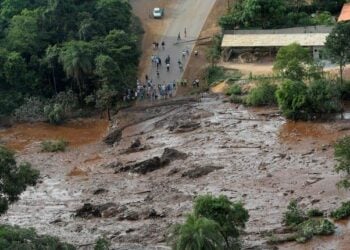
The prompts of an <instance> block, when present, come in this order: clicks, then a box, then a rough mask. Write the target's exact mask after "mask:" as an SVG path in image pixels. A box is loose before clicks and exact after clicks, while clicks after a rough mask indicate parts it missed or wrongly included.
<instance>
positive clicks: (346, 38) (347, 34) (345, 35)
mask: <svg viewBox="0 0 350 250" xmlns="http://www.w3.org/2000/svg"><path fill="white" fill-rule="evenodd" d="M325 49H326V53H327V54H328V56H329V58H330V59H331V60H332V61H333V62H336V63H338V64H339V72H340V80H341V82H343V69H344V66H345V64H346V63H348V62H349V60H350V23H349V22H341V23H338V24H337V25H336V26H335V27H334V28H333V30H332V32H331V33H330V34H329V36H327V40H326V44H325Z"/></svg>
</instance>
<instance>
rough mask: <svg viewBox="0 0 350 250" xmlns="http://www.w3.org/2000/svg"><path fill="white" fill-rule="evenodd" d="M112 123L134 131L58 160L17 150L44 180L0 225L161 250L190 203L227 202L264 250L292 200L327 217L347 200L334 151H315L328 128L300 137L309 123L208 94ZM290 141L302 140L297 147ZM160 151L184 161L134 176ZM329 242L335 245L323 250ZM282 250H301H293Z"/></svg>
mask: <svg viewBox="0 0 350 250" xmlns="http://www.w3.org/2000/svg"><path fill="white" fill-rule="evenodd" d="M116 119H117V123H118V124H131V125H130V126H127V127H126V128H125V131H123V134H122V137H121V140H120V141H119V142H118V143H117V144H114V145H113V147H112V146H106V145H103V143H102V142H95V143H93V144H91V145H85V146H84V147H77V148H74V150H71V149H68V150H67V152H64V153H59V154H51V153H39V152H38V151H37V150H36V149H35V148H33V147H27V150H25V151H21V152H20V153H19V154H18V155H19V159H20V160H25V161H29V162H31V163H32V164H33V166H35V167H36V168H37V169H39V170H40V171H41V175H42V176H43V179H42V182H41V183H39V184H38V185H37V186H36V187H34V188H29V189H28V190H27V191H26V192H24V194H23V195H22V197H21V199H20V200H19V201H18V202H16V203H15V204H14V205H12V206H11V208H10V210H9V211H8V213H7V214H5V215H4V216H2V217H1V218H0V223H10V224H18V225H21V226H24V227H34V228H36V229H37V230H39V231H40V232H41V233H48V234H52V235H56V236H59V237H60V238H62V239H64V240H66V241H68V242H71V243H74V244H76V245H83V244H89V243H93V242H94V240H95V239H96V238H98V237H99V236H101V235H105V236H106V237H107V238H108V239H110V240H111V241H112V246H113V247H114V248H116V249H156V246H159V245H164V244H165V233H164V232H166V230H167V228H168V227H169V225H170V224H172V223H175V222H180V221H182V220H183V219H184V216H185V215H186V214H187V213H188V212H189V211H190V210H191V207H192V203H193V199H194V198H195V197H196V196H197V195H199V194H206V193H212V194H214V195H219V194H224V195H227V196H228V197H229V198H230V199H232V200H241V201H243V202H244V203H245V206H246V207H247V209H248V210H249V214H250V220H249V222H248V225H247V228H246V232H247V234H246V235H245V236H244V242H245V245H246V247H251V248H254V247H255V248H256V249H270V248H271V247H270V246H268V245H267V244H266V234H267V233H268V232H271V231H278V230H280V229H281V228H282V227H283V226H282V215H283V212H284V211H285V210H286V207H287V205H288V202H289V201H290V199H292V198H298V199H299V200H300V205H301V206H302V207H303V208H305V209H309V208H311V207H317V208H319V209H321V210H324V211H326V212H329V211H331V210H333V209H335V208H336V207H338V206H339V205H340V203H341V201H343V200H345V199H347V198H348V194H347V193H346V192H342V191H339V190H337V188H336V185H335V184H336V182H337V181H338V180H339V175H338V174H336V173H334V171H333V166H334V160H333V156H332V155H333V152H332V147H325V148H324V149H323V148H322V147H320V146H319V145H320V144H321V145H322V144H324V143H325V142H323V141H318V137H319V135H323V134H327V133H328V132H329V130H328V127H327V126H319V127H317V131H318V132H317V133H316V131H311V132H307V133H306V132H305V128H304V127H303V126H304V125H305V126H307V125H308V124H307V123H305V124H304V125H303V126H301V125H300V126H299V125H296V126H295V127H293V126H292V127H291V128H289V127H288V126H290V125H286V124H287V123H286V121H285V119H284V118H282V117H281V116H279V115H276V114H275V113H274V112H271V110H270V109H259V110H255V111H254V110H249V109H246V108H244V107H242V106H236V105H232V104H230V103H226V102H223V99H222V98H221V97H219V96H215V95H213V96H209V95H206V96H204V97H203V98H202V99H201V102H188V103H183V102H181V103H180V102H176V101H173V102H172V103H169V104H168V105H165V106H159V105H154V106H148V107H147V108H145V109H141V108H138V107H132V108H130V109H127V110H123V111H122V112H119V113H118V115H117V117H116ZM125 120H126V121H125ZM286 126H287V128H288V129H286V128H285V127H286ZM329 126H330V127H329V128H330V129H333V130H331V131H338V132H337V133H339V136H342V135H345V134H347V133H348V132H349V130H347V129H346V128H347V126H348V124H347V123H343V121H335V122H334V123H332V124H331V125H329ZM315 129H316V128H315ZM344 129H345V130H344ZM299 130H300V131H299ZM101 132H102V131H101ZM305 133H306V134H308V135H313V136H314V137H307V136H305V137H304V135H305ZM281 134H282V135H283V139H281ZM295 134H297V135H298V136H301V137H304V138H302V139H303V141H299V140H294V137H295ZM96 136H97V135H96ZM321 139H322V138H321ZM326 139H327V138H326ZM290 142H292V143H290ZM304 142H307V143H305V144H304ZM133 145H136V146H133ZM291 145H295V148H297V149H298V150H295V149H294V146H293V147H292V146H291ZM166 148H171V149H175V150H178V151H179V152H183V153H185V154H186V155H187V157H186V158H182V157H180V158H176V157H175V158H174V159H172V160H171V161H170V162H169V163H167V164H158V165H156V166H153V165H152V166H151V167H155V169H152V170H153V171H150V172H144V171H141V172H139V170H140V169H141V168H143V167H145V166H146V165H147V164H153V162H156V163H157V159H162V158H163V154H164V152H166ZM140 163H142V164H140ZM147 166H148V165H147ZM85 203H90V204H92V205H93V206H97V207H101V208H105V207H106V206H107V205H108V206H107V207H108V209H107V210H104V211H101V217H97V218H94V217H92V218H90V217H89V218H75V217H74V214H75V211H77V210H78V209H80V208H82V207H83V205H84V204H85ZM107 203H108V204H107ZM110 203H113V204H110ZM349 233H350V230H349V226H348V225H347V224H339V225H338V229H337V234H336V235H334V236H331V237H327V238H315V240H313V241H311V242H310V243H307V244H309V245H305V246H311V244H315V245H312V246H315V247H316V248H315V249H327V250H328V249H344V248H342V246H346V243H347V241H348V239H349V237H347V236H348V235H349ZM335 241H336V242H337V244H338V245H335V246H339V247H338V248H329V246H330V245H331V244H333V243H330V242H335ZM279 247H280V249H284V248H286V249H304V248H303V247H304V245H295V244H294V243H293V244H290V245H288V244H287V245H282V246H279ZM309 249H313V248H309ZM345 249H346V248H345Z"/></svg>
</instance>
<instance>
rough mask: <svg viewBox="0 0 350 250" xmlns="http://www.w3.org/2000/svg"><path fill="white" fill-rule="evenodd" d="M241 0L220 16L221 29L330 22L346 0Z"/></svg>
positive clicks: (272, 27)
mask: <svg viewBox="0 0 350 250" xmlns="http://www.w3.org/2000/svg"><path fill="white" fill-rule="evenodd" d="M308 2H309V1H288V0H270V1H265V0H240V1H235V2H234V4H232V5H231V6H230V8H229V12H228V14H226V15H224V16H222V17H221V18H220V20H219V24H220V25H221V27H222V28H224V29H231V30H233V29H237V28H241V29H242V28H263V29H274V28H287V27H298V26H311V25H332V24H334V23H335V18H334V17H333V15H334V14H338V13H339V12H340V10H341V7H342V5H343V4H344V3H345V2H346V0H342V1H339V0H313V1H311V3H308Z"/></svg>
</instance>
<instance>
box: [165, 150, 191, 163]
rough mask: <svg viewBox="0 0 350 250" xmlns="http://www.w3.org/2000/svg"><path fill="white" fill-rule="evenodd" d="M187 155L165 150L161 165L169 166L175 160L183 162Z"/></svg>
mask: <svg viewBox="0 0 350 250" xmlns="http://www.w3.org/2000/svg"><path fill="white" fill-rule="evenodd" d="M187 156H188V155H187V154H186V153H183V152H180V151H178V150H176V149H173V148H165V149H164V152H163V154H162V157H161V158H160V159H161V163H162V164H164V165H167V164H169V163H170V162H171V161H175V160H185V159H186V158H187Z"/></svg>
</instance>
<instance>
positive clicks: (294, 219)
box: [283, 200, 307, 227]
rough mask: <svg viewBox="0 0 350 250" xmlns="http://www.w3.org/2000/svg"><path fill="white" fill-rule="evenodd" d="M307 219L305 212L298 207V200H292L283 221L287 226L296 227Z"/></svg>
mask: <svg viewBox="0 0 350 250" xmlns="http://www.w3.org/2000/svg"><path fill="white" fill-rule="evenodd" d="M306 219H307V217H306V215H305V213H304V212H303V211H302V210H301V209H300V208H299V207H298V203H297V201H296V200H291V201H290V202H289V205H288V207H287V211H286V212H285V213H284V214H283V223H284V224H285V225H286V226H290V227H295V226H297V225H298V224H300V223H302V222H303V221H305V220H306Z"/></svg>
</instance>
